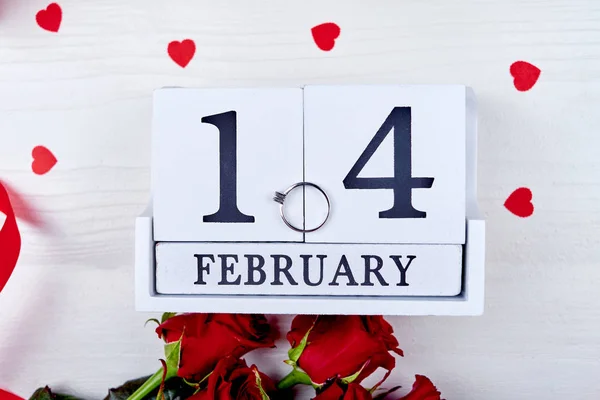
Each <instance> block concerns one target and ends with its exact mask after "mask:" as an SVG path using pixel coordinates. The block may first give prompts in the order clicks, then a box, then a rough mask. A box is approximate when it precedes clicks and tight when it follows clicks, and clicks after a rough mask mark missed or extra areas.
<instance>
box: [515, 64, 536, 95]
mask: <svg viewBox="0 0 600 400" xmlns="http://www.w3.org/2000/svg"><path fill="white" fill-rule="evenodd" d="M541 73H542V71H541V70H540V69H539V68H538V67H536V66H535V65H533V64H530V63H528V62H526V61H516V62H514V63H513V64H512V65H511V66H510V74H511V75H512V76H513V78H514V84H515V88H516V89H517V90H518V91H520V92H526V91H528V90H529V89H531V88H532V87H533V85H535V83H536V82H537V80H538V78H539V77H540V74H541Z"/></svg>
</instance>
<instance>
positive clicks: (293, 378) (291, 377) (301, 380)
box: [277, 369, 322, 389]
mask: <svg viewBox="0 0 600 400" xmlns="http://www.w3.org/2000/svg"><path fill="white" fill-rule="evenodd" d="M297 384H302V385H311V386H312V387H313V388H315V389H317V388H320V387H321V386H322V385H317V384H315V383H313V381H311V380H310V377H309V376H308V375H307V374H306V372H303V371H300V370H299V369H294V370H293V371H292V372H290V373H289V374H287V375H286V376H285V377H284V378H283V379H282V380H280V381H279V383H277V389H287V388H290V387H292V386H294V385H297Z"/></svg>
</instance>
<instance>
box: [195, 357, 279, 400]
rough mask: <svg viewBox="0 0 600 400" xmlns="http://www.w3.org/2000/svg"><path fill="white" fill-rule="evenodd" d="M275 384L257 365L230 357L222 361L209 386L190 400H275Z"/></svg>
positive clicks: (211, 375) (210, 377)
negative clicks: (250, 364)
mask: <svg viewBox="0 0 600 400" xmlns="http://www.w3.org/2000/svg"><path fill="white" fill-rule="evenodd" d="M276 397H277V389H276V388H275V383H274V382H273V381H272V380H271V378H269V377H268V376H267V375H265V374H263V373H262V372H260V371H259V370H258V369H257V368H256V366H255V365H252V366H251V367H249V368H248V365H247V364H246V361H245V360H240V359H238V358H235V357H232V356H229V357H225V358H223V359H221V360H220V361H219V362H218V363H217V366H216V367H215V369H214V371H213V372H212V374H210V376H209V377H208V385H207V386H206V388H204V389H202V390H201V391H199V392H198V393H196V394H195V395H193V396H192V397H190V398H189V399H190V400H229V399H238V400H241V399H247V400H266V399H275V398H276Z"/></svg>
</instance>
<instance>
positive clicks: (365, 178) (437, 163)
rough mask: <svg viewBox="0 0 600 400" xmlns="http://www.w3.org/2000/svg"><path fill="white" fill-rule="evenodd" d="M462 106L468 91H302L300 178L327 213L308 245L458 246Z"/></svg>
mask: <svg viewBox="0 0 600 400" xmlns="http://www.w3.org/2000/svg"><path fill="white" fill-rule="evenodd" d="M465 104H466V88H465V87H464V86H451V85H448V86H419V85H415V86H412V85H409V86H403V85H391V86H377V85H374V86H307V87H305V89H304V152H305V159H304V167H305V178H306V180H307V181H309V182H314V183H317V184H318V185H320V186H321V187H322V188H323V189H324V190H325V191H327V193H328V194H329V196H330V198H331V203H332V211H331V216H330V219H329V221H328V222H327V223H326V224H325V226H323V228H321V229H319V230H318V231H316V232H313V233H308V234H306V241H307V242H327V243H422V244H425V243H429V244H462V243H464V242H465V224H466V221H465V175H466V171H465V145H466V144H465V143H466V140H465V129H466V122H465V120H466V109H465ZM305 207H306V209H307V210H311V208H312V206H311V203H310V202H307V204H306V206H305Z"/></svg>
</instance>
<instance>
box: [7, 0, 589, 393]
mask: <svg viewBox="0 0 600 400" xmlns="http://www.w3.org/2000/svg"><path fill="white" fill-rule="evenodd" d="M47 4H48V3H47V2H46V1H40V0H31V1H1V2H0V179H3V180H6V181H7V182H8V183H10V184H12V185H13V186H14V187H15V188H17V189H18V190H19V191H20V192H22V193H24V194H25V196H26V199H27V200H29V201H31V202H32V203H33V204H34V205H35V206H36V207H37V208H39V210H40V212H41V216H42V217H43V218H44V219H45V220H46V221H48V223H49V227H50V228H49V229H48V230H47V231H45V232H40V231H38V230H35V229H32V228H31V227H29V226H27V225H26V224H24V223H21V227H22V234H23V237H24V245H23V252H22V257H21V260H20V262H19V264H18V266H17V269H16V271H15V273H14V275H13V277H12V279H11V281H10V282H9V284H8V285H7V287H6V288H5V290H4V291H3V292H2V293H1V294H0V337H1V338H2V340H1V341H0V386H2V387H5V388H7V389H10V390H12V391H14V392H16V393H19V394H21V395H22V396H29V395H30V394H31V393H32V392H33V390H34V389H35V388H37V387H38V386H42V385H45V384H49V385H51V386H52V387H55V388H57V389H67V390H70V391H72V392H74V393H76V394H79V395H82V396H87V397H90V398H101V397H103V396H104V395H105V394H106V390H107V389H108V388H109V387H112V386H115V385H118V384H120V383H121V382H122V381H124V380H126V379H129V378H133V377H136V376H140V375H143V374H149V373H151V372H153V371H154V370H156V369H157V367H158V365H159V364H158V361H157V359H158V358H159V357H160V356H161V343H160V341H159V340H158V339H157V337H156V335H155V334H154V333H153V331H152V328H150V327H146V328H144V327H143V324H144V321H145V320H146V319H147V318H149V317H153V316H154V315H148V314H142V313H137V312H135V311H134V306H133V233H134V231H133V225H134V218H135V216H136V215H138V214H139V213H140V212H141V211H142V208H143V206H144V205H145V203H146V201H147V199H148V197H149V165H150V158H149V156H150V152H149V150H150V148H149V146H150V142H149V134H150V123H151V120H150V116H151V92H152V90H153V89H155V88H158V87H162V86H195V87H206V86H210V87H224V86H225V87H249V86H301V85H305V84H314V83H350V84H354V83H460V84H466V85H469V86H471V87H473V88H474V89H475V91H476V93H477V95H478V99H479V112H480V130H479V134H480V148H479V151H480V153H479V154H480V165H479V168H480V173H479V179H480V183H479V191H480V203H481V206H482V208H483V211H484V212H485V214H486V218H487V220H488V225H487V226H488V228H487V230H488V234H487V243H488V244H487V251H488V253H487V254H488V256H487V265H486V270H487V271H486V272H487V276H486V291H487V295H486V311H485V315H484V316H483V317H474V318H463V317H457V318H436V317H422V318H391V319H390V320H391V322H392V323H393V325H394V328H395V332H396V336H397V337H398V339H399V341H400V344H401V347H402V349H404V351H405V353H406V357H404V358H403V359H399V360H398V366H397V368H396V370H395V371H394V373H393V374H392V377H391V378H390V380H389V382H394V383H397V384H402V385H403V386H404V389H402V392H401V393H404V392H405V391H406V390H407V389H408V387H409V386H410V385H411V384H412V381H413V375H414V374H415V373H421V374H425V375H427V376H429V377H430V378H431V379H432V380H433V381H434V382H435V383H436V384H437V385H438V387H439V389H440V390H441V391H442V393H443V395H444V397H445V398H447V399H459V400H467V399H486V400H494V399H498V400H504V399H509V398H511V399H542V398H543V399H547V400H548V399H563V398H569V399H591V398H597V396H599V394H600V380H598V376H600V334H599V331H600V300H599V297H598V282H599V281H600V268H599V267H600V239H599V238H600V161H598V160H599V156H600V150H599V149H600V139H598V137H599V135H600V112H598V108H599V107H600V72H599V71H600V5H599V4H598V3H597V2H596V1H593V0H546V1H543V0H528V1H517V0H502V1H500V0H489V1H476V0H470V1H468V0H460V1H452V2H448V1H443V0H432V1H429V2H414V1H385V2H379V3H378V5H377V6H374V5H372V4H370V3H369V4H367V3H366V2H362V3H361V2H357V1H353V2H341V1H340V2H333V1H329V2H323V1H316V0H315V1H302V2H285V3H284V2H276V1H262V2H255V3H254V4H252V5H250V4H249V3H248V2H233V1H228V2H198V1H192V0H180V1H178V2H166V1H158V0H145V1H141V0H140V1H133V0H129V1H117V0H90V1H86V2H82V1H76V0H63V1H61V2H60V5H61V6H62V9H63V12H64V15H63V20H62V24H61V27H60V31H59V32H58V33H51V32H47V31H44V30H42V29H40V28H39V27H38V26H37V25H36V22H35V14H36V12H37V11H38V10H39V9H42V8H45V7H46V5H47ZM327 21H334V22H336V23H337V24H338V25H339V26H340V27H341V29H342V31H341V35H340V37H339V39H338V40H337V42H336V45H335V48H334V49H333V50H332V51H330V52H323V51H321V50H319V49H318V48H317V47H316V46H315V44H314V42H313V41H312V38H311V34H310V28H311V27H312V26H314V25H317V24H319V23H322V22H327ZM185 38H192V39H193V40H194V41H195V43H196V47H197V50H196V54H195V56H194V58H193V60H192V61H191V62H190V63H189V64H188V66H187V67H186V68H185V69H183V68H181V67H179V66H178V65H176V64H175V63H174V62H173V61H171V60H170V59H169V57H168V56H167V51H166V49H167V45H168V43H169V42H170V41H172V40H183V39H185ZM517 60H525V61H528V62H531V63H533V64H535V65H537V66H538V67H539V68H540V69H541V70H542V74H541V77H540V79H539V81H538V82H537V84H536V85H535V86H534V88H533V89H531V90H530V91H528V92H519V91H517V90H515V88H514V86H513V84H512V77H511V76H510V74H509V67H510V65H511V64H512V63H513V62H514V61H517ZM37 145H44V146H46V147H48V148H49V149H51V150H52V152H53V153H54V154H55V155H56V157H57V159H58V163H57V165H56V166H55V167H54V168H53V169H52V170H51V171H50V172H49V173H47V174H45V175H42V176H39V175H36V174H34V173H33V172H32V171H31V150H32V148H33V147H35V146H37ZM521 186H526V187H529V188H531V190H532V192H533V196H534V197H533V202H534V204H535V212H534V214H533V216H531V217H529V218H525V219H523V218H518V217H516V216H514V215H512V214H511V213H510V212H508V211H507V210H506V209H505V208H504V206H503V203H504V201H505V199H506V197H507V196H508V195H509V194H510V193H511V192H512V191H513V190H514V189H516V188H518V187H521ZM270 319H272V320H273V322H274V323H276V324H277V326H279V328H280V329H281V331H282V332H284V333H285V332H286V331H287V329H288V327H289V323H290V318H289V317H282V316H270ZM287 348H288V346H287V343H286V342H285V341H284V340H283V336H282V340H280V341H279V342H278V349H277V350H276V351H261V352H257V353H254V354H253V355H252V356H250V357H249V359H250V360H252V361H256V362H257V363H258V365H259V367H261V368H262V369H264V370H265V372H267V373H269V374H271V375H272V376H273V377H275V378H280V377H282V376H283V375H284V373H285V372H286V371H287V366H286V365H285V364H283V363H282V362H281V361H282V360H283V359H284V358H285V354H286V351H287ZM268 358H269V359H272V362H267V361H268V360H267V359H268ZM305 393H306V396H308V393H309V392H305Z"/></svg>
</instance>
